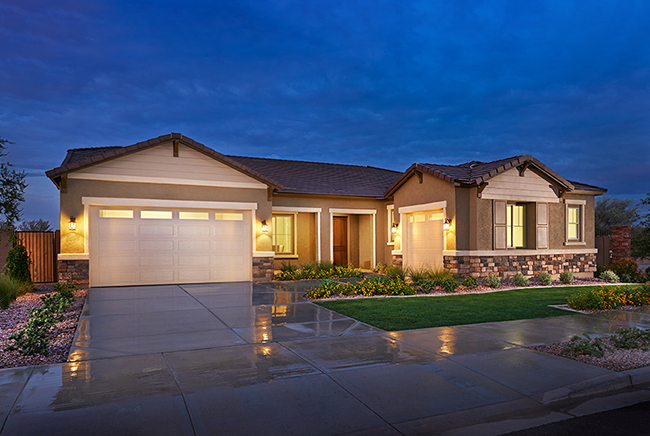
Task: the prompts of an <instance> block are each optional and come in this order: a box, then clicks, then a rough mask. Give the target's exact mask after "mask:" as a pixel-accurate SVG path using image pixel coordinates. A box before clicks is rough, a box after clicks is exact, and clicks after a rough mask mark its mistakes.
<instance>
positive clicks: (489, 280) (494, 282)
mask: <svg viewBox="0 0 650 436" xmlns="http://www.w3.org/2000/svg"><path fill="white" fill-rule="evenodd" d="M485 286H489V287H491V288H498V287H499V286H501V279H500V278H499V276H498V275H496V274H490V275H489V276H487V277H486V278H485Z"/></svg>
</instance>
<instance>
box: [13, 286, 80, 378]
mask: <svg viewBox="0 0 650 436" xmlns="http://www.w3.org/2000/svg"><path fill="white" fill-rule="evenodd" d="M52 293H53V287H52V286H51V285H45V286H37V291H36V292H31V293H28V294H25V295H22V296H20V297H18V298H17V299H16V301H14V302H13V303H11V305H10V306H9V308H7V309H5V310H0V368H12V367H17V366H31V365H44V364H49V363H60V362H65V361H66V360H67V359H68V354H69V352H70V347H71V345H72V341H73V339H74V334H75V330H76V328H77V323H78V322H79V316H80V315H81V311H82V309H83V306H84V302H85V300H86V295H87V293H88V290H87V289H77V290H74V291H73V293H74V296H75V300H74V302H73V303H72V305H71V306H70V307H69V308H68V309H67V310H66V312H65V313H64V314H63V317H62V320H61V321H60V322H58V323H57V324H56V326H55V327H54V329H53V330H52V331H51V332H50V334H49V339H50V345H49V347H48V350H49V356H43V355H42V354H35V355H31V356H26V355H23V354H21V352H20V351H5V348H6V347H7V346H9V345H12V344H13V343H14V341H13V340H10V339H9V337H10V336H11V335H12V334H14V333H16V332H17V331H18V330H20V329H21V327H22V325H23V324H25V323H26V322H27V320H28V319H29V314H30V312H31V309H35V308H38V307H41V306H42V305H43V302H42V301H41V297H42V296H43V295H50V294H52Z"/></svg>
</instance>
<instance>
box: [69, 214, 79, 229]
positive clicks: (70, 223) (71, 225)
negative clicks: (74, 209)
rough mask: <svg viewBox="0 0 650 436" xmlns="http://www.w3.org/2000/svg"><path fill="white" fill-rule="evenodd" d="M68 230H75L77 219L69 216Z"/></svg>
mask: <svg viewBox="0 0 650 436" xmlns="http://www.w3.org/2000/svg"><path fill="white" fill-rule="evenodd" d="M68 228H69V229H70V230H72V231H74V230H77V218H75V217H73V216H71V217H70V222H69V223H68Z"/></svg>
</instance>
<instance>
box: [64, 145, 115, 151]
mask: <svg viewBox="0 0 650 436" xmlns="http://www.w3.org/2000/svg"><path fill="white" fill-rule="evenodd" d="M100 148H124V146H123V145H103V146H97V147H79V148H68V151H76V150H97V149H100Z"/></svg>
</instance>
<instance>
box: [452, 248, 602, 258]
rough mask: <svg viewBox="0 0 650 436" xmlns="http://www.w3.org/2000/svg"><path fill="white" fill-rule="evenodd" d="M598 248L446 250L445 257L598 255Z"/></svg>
mask: <svg viewBox="0 0 650 436" xmlns="http://www.w3.org/2000/svg"><path fill="white" fill-rule="evenodd" d="M596 253H598V249H597V248H583V249H579V248H575V249H566V250H562V249H560V250H520V249H513V250H444V251H443V252H442V255H443V256H490V257H492V256H538V255H539V256H544V255H547V254H596Z"/></svg>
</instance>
